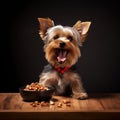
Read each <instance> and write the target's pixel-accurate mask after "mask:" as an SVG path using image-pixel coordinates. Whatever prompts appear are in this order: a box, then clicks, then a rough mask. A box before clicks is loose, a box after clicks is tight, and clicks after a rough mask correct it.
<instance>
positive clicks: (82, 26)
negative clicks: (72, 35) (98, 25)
mask: <svg viewBox="0 0 120 120" xmlns="http://www.w3.org/2000/svg"><path fill="white" fill-rule="evenodd" d="M90 24H91V22H90V21H87V22H81V21H77V22H76V24H75V25H74V26H73V28H75V29H76V30H77V31H78V32H79V34H80V36H81V42H84V40H85V38H86V36H87V32H88V30H89V27H90Z"/></svg>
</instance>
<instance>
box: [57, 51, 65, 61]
mask: <svg viewBox="0 0 120 120" xmlns="http://www.w3.org/2000/svg"><path fill="white" fill-rule="evenodd" d="M66 55H67V51H66V50H62V49H61V50H59V52H58V56H57V60H58V62H64V61H65V60H66Z"/></svg>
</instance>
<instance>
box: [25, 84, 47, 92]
mask: <svg viewBox="0 0 120 120" xmlns="http://www.w3.org/2000/svg"><path fill="white" fill-rule="evenodd" d="M24 90H28V91H29V90H32V91H42V90H48V88H47V87H45V86H43V85H42V84H40V83H38V82H35V83H31V84H28V85H26V87H25V88H24Z"/></svg>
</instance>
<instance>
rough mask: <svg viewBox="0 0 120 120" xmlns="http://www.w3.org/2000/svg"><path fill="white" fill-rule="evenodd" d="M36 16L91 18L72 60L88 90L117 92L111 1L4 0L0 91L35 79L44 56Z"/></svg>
mask: <svg viewBox="0 0 120 120" xmlns="http://www.w3.org/2000/svg"><path fill="white" fill-rule="evenodd" d="M49 2H50V3H49ZM38 17H50V18H52V19H53V20H54V22H55V24H62V25H69V26H72V25H74V24H75V22H76V21H77V20H81V21H91V22H92V24H91V27H90V29H89V32H88V37H87V39H86V42H85V43H84V45H83V47H81V53H82V57H81V59H79V61H78V63H77V64H76V66H77V69H78V71H79V73H80V74H81V76H82V79H83V85H84V87H85V89H86V90H87V92H98V93H99V92H120V82H119V80H120V75H119V74H120V71H119V68H120V66H119V61H120V53H119V52H120V50H119V48H120V47H119V46H120V32H119V31H120V30H119V29H120V15H119V6H118V3H116V2H115V1H108V2H105V1H104V2H102V1H101V2H100V1H97V2H94V1H92V0H91V1H89V2H88V1H86V0H85V1H84V2H83V1H81V0H78V1H77V0H73V1H72V0H69V1H65V0H63V1H62V0H56V2H55V1H51V0H50V1H41V0H39V1H38V0H33V1H25V0H24V1H22V0H16V1H3V2H2V3H1V4H0V34H1V36H0V42H1V44H0V45H1V47H0V52H1V54H0V56H1V57H0V59H1V63H0V64H1V65H0V69H1V76H0V77H1V78H0V82H1V83H0V92H18V90H19V87H21V86H23V85H26V84H28V83H31V82H35V81H38V76H39V74H40V73H41V71H42V69H43V67H44V65H46V64H47V61H46V60H45V58H44V53H43V43H42V41H41V39H40V37H39V34H38V32H39V23H38V21H37V18H38Z"/></svg>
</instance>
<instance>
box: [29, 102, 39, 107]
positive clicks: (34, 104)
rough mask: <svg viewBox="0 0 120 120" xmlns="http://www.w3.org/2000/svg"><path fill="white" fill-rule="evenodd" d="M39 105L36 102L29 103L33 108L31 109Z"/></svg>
mask: <svg viewBox="0 0 120 120" xmlns="http://www.w3.org/2000/svg"><path fill="white" fill-rule="evenodd" d="M39 104H40V103H39V102H38V101H34V102H32V103H31V105H32V106H33V107H37V105H39Z"/></svg>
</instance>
